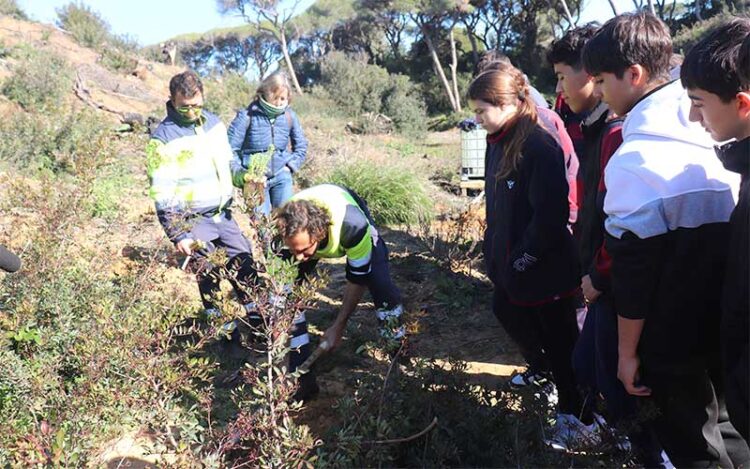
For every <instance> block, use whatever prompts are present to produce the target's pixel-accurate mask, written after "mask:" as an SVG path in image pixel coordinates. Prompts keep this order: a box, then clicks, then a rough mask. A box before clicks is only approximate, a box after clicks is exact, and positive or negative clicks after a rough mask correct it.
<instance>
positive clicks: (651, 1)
mask: <svg viewBox="0 0 750 469" xmlns="http://www.w3.org/2000/svg"><path fill="white" fill-rule="evenodd" d="M648 11H650V12H651V14H652V15H654V16H656V9H655V8H654V0H648Z"/></svg>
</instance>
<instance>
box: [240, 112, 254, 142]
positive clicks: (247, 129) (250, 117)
mask: <svg viewBox="0 0 750 469" xmlns="http://www.w3.org/2000/svg"><path fill="white" fill-rule="evenodd" d="M254 102H255V101H253V103H254ZM253 103H250V105H249V106H248V107H247V109H246V110H247V127H245V137H244V138H243V139H242V146H241V147H240V151H241V152H242V151H244V150H245V149H246V148H247V144H248V142H247V138H248V136H249V135H250V124H251V123H252V122H253V113H252V112H251V109H252V108H253Z"/></svg>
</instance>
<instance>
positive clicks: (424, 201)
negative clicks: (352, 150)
mask: <svg viewBox="0 0 750 469" xmlns="http://www.w3.org/2000/svg"><path fill="white" fill-rule="evenodd" d="M320 182H323V181H320ZM326 182H330V183H333V184H341V185H343V186H346V187H349V188H350V189H352V190H354V192H356V193H357V194H359V195H360V196H361V197H362V198H363V199H365V200H366V201H367V205H368V206H369V207H370V212H371V213H372V215H373V217H374V218H375V222H376V223H378V224H382V225H392V224H399V223H407V224H413V223H418V222H419V221H421V220H426V219H429V218H430V217H431V215H432V202H431V201H430V199H429V197H427V193H426V191H425V188H424V185H423V183H422V181H420V180H419V179H418V178H417V177H416V176H415V175H414V173H413V172H411V171H408V170H406V169H405V168H400V167H397V166H382V165H373V164H372V163H366V162H355V163H350V164H348V165H346V166H342V167H339V168H337V169H336V170H334V171H333V173H332V174H330V175H329V176H328V178H326Z"/></svg>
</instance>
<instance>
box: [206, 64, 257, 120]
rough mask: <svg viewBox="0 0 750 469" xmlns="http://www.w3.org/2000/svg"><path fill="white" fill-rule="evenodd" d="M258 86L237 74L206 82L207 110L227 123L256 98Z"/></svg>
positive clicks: (225, 75)
mask: <svg viewBox="0 0 750 469" xmlns="http://www.w3.org/2000/svg"><path fill="white" fill-rule="evenodd" d="M256 88H257V87H256V86H255V85H254V84H253V83H250V82H249V81H247V79H245V77H243V76H242V75H239V74H237V73H227V74H224V75H222V76H220V77H216V78H213V79H209V80H205V81H204V94H205V106H206V109H208V110H209V111H211V112H213V113H214V114H217V115H219V116H221V118H222V119H224V121H225V122H228V121H229V120H230V119H232V118H233V117H234V114H235V113H236V112H237V111H239V110H240V109H243V108H246V107H247V106H248V105H249V104H250V102H251V101H252V100H253V99H254V98H255V90H256Z"/></svg>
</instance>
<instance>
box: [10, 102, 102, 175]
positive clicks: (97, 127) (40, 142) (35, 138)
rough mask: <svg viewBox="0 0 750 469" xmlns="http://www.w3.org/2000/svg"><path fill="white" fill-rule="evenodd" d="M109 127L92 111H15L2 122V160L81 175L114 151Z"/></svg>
mask: <svg viewBox="0 0 750 469" xmlns="http://www.w3.org/2000/svg"><path fill="white" fill-rule="evenodd" d="M108 138H109V129H108V128H107V126H106V124H104V123H103V122H102V121H101V119H99V118H98V117H97V116H96V114H95V113H94V112H93V111H90V110H83V111H78V112H74V111H65V110H63V111H59V110H55V111H50V112H45V113H15V114H13V115H11V116H9V117H8V118H7V119H4V120H3V121H1V122H0V139H2V141H3V142H5V143H4V144H3V145H2V146H0V161H7V162H8V163H10V164H12V165H13V166H15V167H17V168H21V169H29V170H32V171H35V170H40V169H46V170H49V171H52V172H54V173H68V174H73V175H78V174H81V173H84V172H87V171H90V170H91V168H92V167H94V165H99V164H100V162H102V161H105V160H106V159H107V158H109V157H110V156H111V155H112V149H111V147H110V146H109V145H108Z"/></svg>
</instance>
